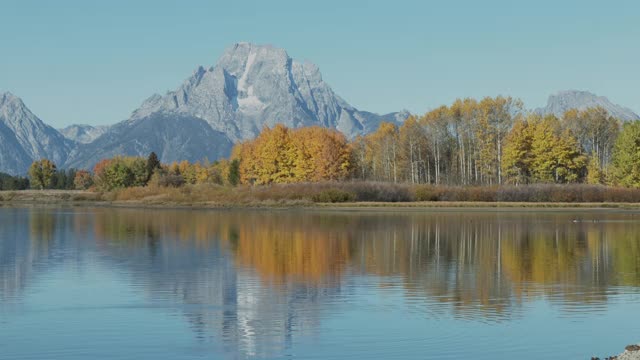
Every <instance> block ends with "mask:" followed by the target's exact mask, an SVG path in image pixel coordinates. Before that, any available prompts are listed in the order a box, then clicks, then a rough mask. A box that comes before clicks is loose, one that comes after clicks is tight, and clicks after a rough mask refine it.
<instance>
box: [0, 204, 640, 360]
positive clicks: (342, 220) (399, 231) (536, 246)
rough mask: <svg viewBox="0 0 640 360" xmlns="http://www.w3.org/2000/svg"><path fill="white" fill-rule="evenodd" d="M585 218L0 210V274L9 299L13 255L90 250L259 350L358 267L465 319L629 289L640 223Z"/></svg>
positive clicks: (639, 268) (17, 261)
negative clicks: (540, 302)
mask: <svg viewBox="0 0 640 360" xmlns="http://www.w3.org/2000/svg"><path fill="white" fill-rule="evenodd" d="M10 214H12V213H11V212H10ZM11 216H13V217H14V218H15V219H14V218H12V217H11ZM593 216H595V215H590V214H588V213H581V214H568V213H495V212H492V213H481V212H474V213H472V212H468V213H464V214H461V213H455V212H443V213H429V214H423V213H417V212H409V213H392V212H380V213H377V212H371V213H362V212H358V213H336V212H304V211H275V212H274V211H168V210H167V211H148V210H147V211H142V210H131V209H95V210H90V211H88V212H85V213H80V212H78V213H75V214H73V215H72V216H61V215H60V214H58V213H56V212H53V211H51V212H49V211H35V212H27V213H20V215H19V216H18V215H17V214H14V215H10V216H9V217H7V216H5V217H0V222H5V223H7V224H12V226H3V227H2V228H0V231H1V232H0V234H2V235H3V236H2V242H1V243H0V249H2V252H1V253H0V262H1V265H0V266H1V267H0V276H1V278H0V281H2V290H3V294H7V293H8V291H10V290H7V289H11V288H17V287H21V286H23V285H16V284H13V285H11V284H9V283H11V282H12V281H13V280H12V279H14V278H21V277H22V279H23V280H20V282H21V284H23V283H24V282H26V280H25V279H26V278H28V277H24V274H25V273H29V272H30V271H33V270H32V268H33V266H32V265H24V264H25V263H26V264H33V263H36V262H38V263H39V262H40V260H37V261H34V260H33V259H34V258H35V259H42V258H48V257H51V254H54V253H56V251H54V250H53V249H54V248H58V249H63V250H64V251H62V252H61V253H64V254H70V253H76V254H80V253H81V252H82V247H84V248H86V247H87V246H92V247H93V246H95V247H96V250H97V251H99V253H100V254H101V257H102V258H103V259H105V260H106V261H109V262H111V263H112V264H114V265H113V266H114V267H117V268H121V267H125V268H126V269H127V271H128V273H130V274H131V276H132V282H133V285H134V286H135V287H136V288H138V289H143V290H144V291H145V292H147V293H148V295H149V296H148V297H149V299H150V300H151V301H155V302H170V303H171V304H179V307H180V310H179V311H180V312H181V313H183V314H185V316H186V317H187V318H188V319H189V321H190V323H191V324H192V326H193V328H194V330H195V331H196V332H197V333H198V334H199V336H202V337H207V336H213V337H216V338H221V339H223V340H224V344H225V346H228V347H229V348H230V349H231V350H234V351H235V350H237V349H241V350H242V351H243V352H244V353H245V354H269V353H270V351H271V350H274V351H276V352H277V351H280V350H281V349H269V348H267V346H268V345H269V344H287V343H288V342H290V341H291V336H292V334H293V331H292V329H294V328H295V329H296V333H300V332H305V331H313V330H314V329H317V327H318V321H319V319H320V318H321V315H320V313H321V311H322V309H324V308H326V306H327V304H328V303H329V302H331V301H332V300H333V299H335V298H336V297H337V296H338V295H339V294H341V293H342V292H345V291H348V292H357V291H358V289H357V287H354V286H353V284H354V281H357V277H359V276H360V275H373V276H374V277H375V278H378V279H379V286H380V287H379V289H380V291H385V289H384V288H383V286H387V285H388V286H393V287H394V289H396V288H398V287H401V288H402V291H403V293H404V299H405V301H406V302H407V304H410V305H411V306H414V307H418V308H420V309H421V310H420V311H421V312H422V313H434V312H440V313H442V314H449V313H452V314H453V315H455V316H460V317H464V318H472V319H481V320H482V319H491V318H504V317H509V316H512V315H513V314H514V312H517V311H519V310H518V309H519V304H521V303H523V302H527V301H531V300H533V299H536V298H539V297H543V296H544V297H546V298H547V299H550V300H551V301H552V302H557V303H558V304H560V305H562V306H565V305H567V306H573V305H574V304H578V305H581V304H582V305H588V304H600V303H604V302H606V300H607V295H608V294H609V293H610V292H611V291H612V288H613V287H614V286H638V285H639V284H640V240H639V239H638V235H637V234H639V233H640V232H639V231H638V230H640V229H639V226H640V225H638V224H636V223H635V222H631V221H627V222H625V221H619V220H633V219H634V215H629V214H605V215H599V218H598V219H599V221H598V222H592V221H589V219H590V218H591V217H593ZM576 217H577V218H579V220H583V219H584V220H585V221H578V222H573V221H572V220H573V219H574V218H576ZM16 219H18V220H16ZM11 229H13V230H11ZM20 229H22V230H20ZM20 231H22V233H20ZM26 237H29V238H30V239H31V242H25V241H22V240H23V239H24V238H26ZM78 237H80V238H83V239H87V240H91V239H93V240H94V241H80V240H78ZM7 239H8V240H7ZM74 239H75V240H74ZM87 242H89V243H91V245H87V244H86V243H87ZM66 256H68V255H66ZM77 256H80V255H77ZM24 259H31V260H27V261H24ZM44 263H45V264H46V263H47V262H46V261H45V262H44ZM25 266H26V268H25ZM45 269H46V265H45V266H43V270H45ZM21 274H22V275H21Z"/></svg>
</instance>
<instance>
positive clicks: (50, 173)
mask: <svg viewBox="0 0 640 360" xmlns="http://www.w3.org/2000/svg"><path fill="white" fill-rule="evenodd" d="M55 174H56V164H54V163H53V162H52V161H51V160H49V159H40V160H36V161H34V162H33V163H32V164H31V166H30V167H29V178H30V180H31V186H34V187H36V188H38V189H40V190H43V189H46V188H48V187H49V186H50V185H51V181H52V179H53V177H54V175H55Z"/></svg>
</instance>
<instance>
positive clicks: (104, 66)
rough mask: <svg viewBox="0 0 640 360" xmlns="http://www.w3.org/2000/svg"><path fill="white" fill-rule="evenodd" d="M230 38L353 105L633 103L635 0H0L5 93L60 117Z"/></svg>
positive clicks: (163, 82)
mask: <svg viewBox="0 0 640 360" xmlns="http://www.w3.org/2000/svg"><path fill="white" fill-rule="evenodd" d="M239 41H249V42H255V43H268V44H273V45H275V46H278V47H283V48H285V49H287V51H288V53H289V55H290V56H292V57H293V58H296V59H300V60H309V61H312V62H314V63H316V64H318V66H319V67H320V69H321V71H322V74H323V76H324V79H325V80H326V81H327V82H328V83H329V84H330V85H331V86H332V87H333V89H334V91H336V93H337V94H339V95H340V96H342V97H343V98H344V99H345V100H347V101H348V102H349V103H351V104H352V105H354V106H356V107H358V108H360V109H362V110H368V111H374V112H380V113H386V112H391V111H396V110H400V109H409V110H410V111H412V112H416V113H423V112H424V111H426V110H428V109H432V108H434V107H436V106H439V105H441V104H448V103H450V102H452V101H453V100H454V99H455V98H457V97H467V96H472V97H482V96H487V95H490V96H494V95H498V94H504V95H512V96H515V97H519V98H521V99H522V100H523V101H524V102H525V104H526V105H527V106H529V107H538V106H542V105H543V104H544V103H545V102H546V99H547V97H548V95H549V94H550V93H553V92H557V91H558V90H565V89H580V90H589V91H593V92H595V93H597V94H599V95H606V96H608V97H609V98H610V99H611V100H612V101H614V102H616V103H619V104H622V105H624V106H627V107H630V108H631V109H633V110H635V111H636V112H638V111H640V96H638V84H640V45H639V44H640V1H637V0H618V1H616V0H613V1H602V0H600V1H591V0H581V1H573V0H566V1H562V0H555V1H550V0H536V1H533V0H530V1H516V0H511V1H507V0H484V1H462V0H457V1H456V0H449V1H403V0H394V1H389V0H387V1H375V0H374V1H349V2H347V1H345V0H342V1H334V0H323V1H312V2H306V1H300V0H297V1H277V0H272V1H231V0H227V1H204V0H193V1H189V0H184V1H168V0H153V1H147V0H138V1H136V0H128V1H122V0H110V1H86V0H57V1H45V0H42V1H35V0H0V49H1V50H0V91H11V92H13V93H14V94H16V95H18V96H20V97H22V98H23V100H24V101H25V102H26V104H27V106H29V107H30V108H31V110H32V111H34V112H35V113H36V114H37V115H38V116H40V117H41V118H42V119H43V120H45V121H46V122H48V123H49V124H52V125H54V126H56V127H61V126H64V125H68V124H71V123H89V124H109V123H114V122H116V121H120V120H124V119H126V118H127V117H128V116H129V114H130V113H131V111H133V110H134V109H135V108H136V107H137V106H138V105H139V104H140V103H141V102H142V101H143V100H144V99H145V98H147V97H148V96H150V95H151V94H153V93H156V92H157V93H164V92H165V91H167V90H172V89H175V88H176V87H177V86H178V85H179V84H180V83H182V81H183V80H184V79H185V78H187V77H188V76H189V75H190V74H191V72H192V71H193V70H194V69H195V68H196V67H197V66H198V65H204V66H210V65H213V64H215V62H216V61H217V58H218V56H219V55H220V54H221V53H222V51H223V50H224V49H225V48H226V47H228V46H230V45H231V44H233V43H236V42H239Z"/></svg>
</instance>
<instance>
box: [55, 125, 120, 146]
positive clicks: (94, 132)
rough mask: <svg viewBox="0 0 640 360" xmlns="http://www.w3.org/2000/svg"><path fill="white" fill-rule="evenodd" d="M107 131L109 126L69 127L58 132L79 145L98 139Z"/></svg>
mask: <svg viewBox="0 0 640 360" xmlns="http://www.w3.org/2000/svg"><path fill="white" fill-rule="evenodd" d="M107 130H109V126H91V125H76V124H74V125H69V126H67V127H66V128H64V129H59V130H58V131H59V132H60V133H61V134H62V135H63V136H64V137H66V138H67V139H69V140H71V141H74V142H77V143H80V144H88V143H90V142H92V141H93V140H95V139H97V138H98V137H100V135H102V134H104V133H105V132H107Z"/></svg>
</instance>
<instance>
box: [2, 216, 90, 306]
mask: <svg viewBox="0 0 640 360" xmlns="http://www.w3.org/2000/svg"><path fill="white" fill-rule="evenodd" d="M0 210H1V211H0V300H1V301H3V302H9V301H15V300H16V299H17V298H19V297H20V296H21V294H22V292H23V291H24V289H25V288H26V287H27V286H28V285H29V284H30V283H31V282H32V281H33V278H34V277H37V276H38V275H39V274H40V273H42V272H47V271H51V270H53V269H54V268H55V267H56V266H58V265H60V264H62V263H63V262H67V263H69V262H76V263H77V264H79V265H81V262H80V260H81V259H80V258H79V257H78V255H79V253H80V252H82V249H84V248H85V247H87V245H90V244H87V243H84V242H83V241H82V240H83V238H84V237H86V235H87V231H86V230H87V228H86V226H85V227H83V226H82V224H83V223H84V222H85V221H87V220H88V221H90V219H88V218H87V216H84V217H83V216H80V214H73V216H71V215H70V214H69V213H65V212H64V211H59V210H56V211H53V210H46V209H37V208H17V209H11V208H5V209H0ZM72 225H77V227H76V228H74V227H72ZM70 249H76V251H70Z"/></svg>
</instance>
